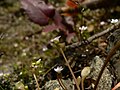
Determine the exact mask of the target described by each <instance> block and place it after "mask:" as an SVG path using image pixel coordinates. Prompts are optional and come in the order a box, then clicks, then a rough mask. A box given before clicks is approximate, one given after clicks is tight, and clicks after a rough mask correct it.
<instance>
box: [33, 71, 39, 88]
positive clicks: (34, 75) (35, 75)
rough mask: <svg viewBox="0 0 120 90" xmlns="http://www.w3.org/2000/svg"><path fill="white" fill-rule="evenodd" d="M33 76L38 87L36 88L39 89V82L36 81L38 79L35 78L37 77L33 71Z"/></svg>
mask: <svg viewBox="0 0 120 90" xmlns="http://www.w3.org/2000/svg"><path fill="white" fill-rule="evenodd" d="M33 76H34V78H35V81H36V84H37V88H38V90H40V87H39V83H38V80H37V77H36V75H35V74H34V73H33Z"/></svg>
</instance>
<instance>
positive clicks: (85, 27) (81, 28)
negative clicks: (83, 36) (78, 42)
mask: <svg viewBox="0 0 120 90" xmlns="http://www.w3.org/2000/svg"><path fill="white" fill-rule="evenodd" d="M87 28H88V27H87V26H81V27H79V30H87Z"/></svg>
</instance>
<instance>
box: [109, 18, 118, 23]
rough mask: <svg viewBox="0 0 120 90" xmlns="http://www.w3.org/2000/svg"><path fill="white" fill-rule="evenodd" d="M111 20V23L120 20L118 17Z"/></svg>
mask: <svg viewBox="0 0 120 90" xmlns="http://www.w3.org/2000/svg"><path fill="white" fill-rule="evenodd" d="M110 22H111V23H117V22H118V19H111V21H110Z"/></svg>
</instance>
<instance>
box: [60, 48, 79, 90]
mask: <svg viewBox="0 0 120 90" xmlns="http://www.w3.org/2000/svg"><path fill="white" fill-rule="evenodd" d="M60 52H61V53H62V55H63V57H64V59H65V62H66V64H67V66H68V68H69V70H70V73H71V74H72V77H73V79H74V81H75V84H76V87H77V90H80V87H79V85H78V82H77V80H76V78H75V75H74V73H73V71H72V69H71V67H70V65H69V62H68V60H67V58H66V56H65V54H64V52H63V50H62V48H60Z"/></svg>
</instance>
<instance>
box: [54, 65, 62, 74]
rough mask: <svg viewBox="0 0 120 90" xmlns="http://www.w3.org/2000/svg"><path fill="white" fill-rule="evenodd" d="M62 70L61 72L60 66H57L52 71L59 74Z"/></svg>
mask: <svg viewBox="0 0 120 90" xmlns="http://www.w3.org/2000/svg"><path fill="white" fill-rule="evenodd" d="M62 70H63V67H62V66H57V68H54V71H56V72H57V73H61V71H62Z"/></svg>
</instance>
